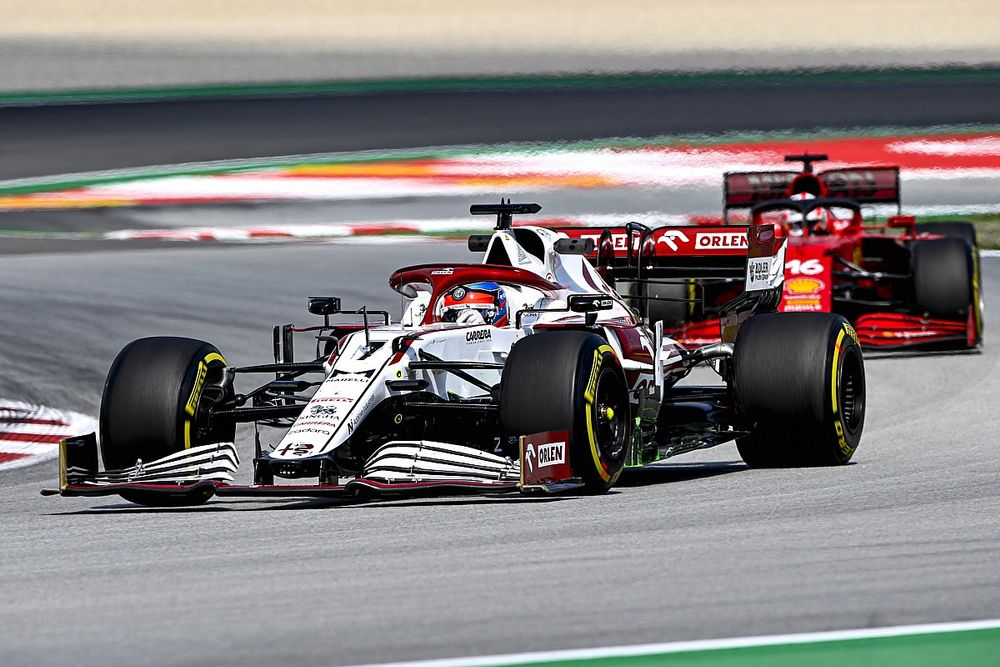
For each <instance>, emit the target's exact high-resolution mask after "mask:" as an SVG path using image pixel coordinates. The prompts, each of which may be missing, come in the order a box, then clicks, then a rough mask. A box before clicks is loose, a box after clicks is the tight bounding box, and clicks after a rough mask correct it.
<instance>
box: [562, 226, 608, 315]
mask: <svg viewBox="0 0 1000 667" xmlns="http://www.w3.org/2000/svg"><path fill="white" fill-rule="evenodd" d="M591 244H593V242H591ZM614 307H615V300H614V299H612V298H611V297H610V296H605V295H603V294H573V295H572V296H570V297H569V309H570V310H571V311H573V312H574V313H593V312H596V311H598V310H611V309H612V308H614Z"/></svg>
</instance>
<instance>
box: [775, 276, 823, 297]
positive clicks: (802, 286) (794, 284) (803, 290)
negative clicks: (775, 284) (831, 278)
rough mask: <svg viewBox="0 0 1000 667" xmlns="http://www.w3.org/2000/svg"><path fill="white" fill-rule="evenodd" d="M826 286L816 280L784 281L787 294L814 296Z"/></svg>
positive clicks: (797, 279) (798, 279)
mask: <svg viewBox="0 0 1000 667" xmlns="http://www.w3.org/2000/svg"><path fill="white" fill-rule="evenodd" d="M824 287H826V285H825V284H824V283H823V281H822V280H817V279H816V278H792V279H791V280H787V281H785V292H787V293H789V294H815V293H816V292H819V291H821V290H822V289H823V288H824Z"/></svg>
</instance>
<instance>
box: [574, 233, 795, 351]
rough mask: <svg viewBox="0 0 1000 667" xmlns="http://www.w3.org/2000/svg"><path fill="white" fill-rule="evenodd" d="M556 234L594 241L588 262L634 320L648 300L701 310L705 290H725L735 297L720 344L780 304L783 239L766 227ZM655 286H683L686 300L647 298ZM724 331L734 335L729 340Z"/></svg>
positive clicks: (727, 306) (724, 310)
mask: <svg viewBox="0 0 1000 667" xmlns="http://www.w3.org/2000/svg"><path fill="white" fill-rule="evenodd" d="M556 231H559V232H562V233H564V234H566V235H567V236H569V237H571V238H581V239H591V240H593V241H594V243H595V248H594V250H593V251H592V252H591V253H589V254H588V255H587V258H588V260H590V262H591V263H592V264H593V265H594V266H595V267H596V268H597V270H598V271H599V272H600V273H601V275H602V276H603V277H604V279H605V280H606V281H607V282H608V283H609V284H610V285H611V286H612V287H615V288H616V289H617V290H618V292H619V294H621V295H622V296H623V298H625V299H626V301H630V302H634V306H633V307H635V308H636V309H637V310H638V311H639V312H646V305H647V304H648V303H649V302H650V301H655V300H659V301H684V302H689V303H691V304H696V303H698V302H703V301H704V285H705V284H708V283H710V282H712V283H718V282H724V283H731V284H732V285H733V287H734V288H736V291H737V292H738V293H739V295H738V296H737V297H736V298H734V299H733V300H732V301H730V302H728V303H726V304H725V305H724V306H723V308H722V313H721V314H722V315H723V317H722V320H723V328H724V332H723V333H724V335H723V339H724V340H727V339H728V338H729V337H731V335H735V333H734V332H735V329H736V328H737V327H738V325H739V322H742V320H743V319H745V317H747V316H749V315H750V314H751V313H753V312H769V311H773V310H775V309H776V308H777V306H778V303H779V301H780V300H781V291H782V286H783V281H784V269H785V259H784V258H785V239H783V238H779V237H777V235H776V234H775V232H774V226H773V225H770V224H762V225H750V226H742V227H732V226H715V227H657V228H656V229H650V228H649V227H646V226H645V225H641V224H639V223H635V222H630V223H628V224H627V225H625V226H623V227H606V228H586V227H563V228H557V230H556ZM620 284H622V288H619V285H620ZM655 284H682V285H685V286H686V287H687V288H688V289H687V294H688V296H687V297H684V298H678V297H672V298H671V297H660V296H654V295H652V294H651V292H655V290H651V289H650V286H651V285H655ZM647 314H648V313H647ZM727 314H731V315H732V316H733V317H734V318H736V319H732V318H727V317H726V315H727ZM647 319H648V317H647ZM727 324H728V326H729V327H731V328H732V331H733V333H732V334H730V335H729V336H727V335H725V334H726V333H727V332H726V331H725V329H726V326H727Z"/></svg>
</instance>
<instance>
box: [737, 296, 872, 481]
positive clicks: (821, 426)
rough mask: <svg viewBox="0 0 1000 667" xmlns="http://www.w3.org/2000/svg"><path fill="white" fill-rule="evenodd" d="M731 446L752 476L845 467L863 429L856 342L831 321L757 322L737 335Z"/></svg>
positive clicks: (818, 316) (838, 321) (820, 317)
mask: <svg viewBox="0 0 1000 667" xmlns="http://www.w3.org/2000/svg"><path fill="white" fill-rule="evenodd" d="M733 390H734V393H735V398H736V409H737V412H738V414H739V415H740V416H741V417H743V418H744V419H745V420H747V422H748V423H749V424H750V429H751V432H750V435H748V436H747V437H744V438H741V439H739V440H737V443H736V444H737V447H738V449H739V452H740V456H742V457H743V460H744V461H745V462H746V463H747V465H749V466H751V467H756V468H766V467H790V466H811V465H839V464H844V463H847V462H848V461H850V459H851V457H852V456H853V455H854V452H855V451H856V450H857V447H858V444H859V442H860V441H861V432H862V430H863V428H864V421H865V367H864V360H863V358H862V355H861V346H860V345H859V344H858V341H857V334H855V332H854V329H853V328H852V327H851V325H850V324H849V323H848V322H847V320H845V319H844V318H843V317H841V316H839V315H833V314H830V313H771V314H765V315H757V316H754V317H752V318H750V319H749V320H747V321H746V322H745V323H744V324H743V325H742V327H741V328H740V332H739V335H738V337H737V339H736V346H735V351H734V356H733Z"/></svg>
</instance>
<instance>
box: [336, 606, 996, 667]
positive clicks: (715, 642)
mask: <svg viewBox="0 0 1000 667" xmlns="http://www.w3.org/2000/svg"><path fill="white" fill-rule="evenodd" d="M995 628H1000V619H997V618H994V619H988V620H982V621H965V622H959V623H929V624H924V625H899V626H891V627H885V628H862V629H856V630H833V631H829V632H806V633H800V634H791V635H764V636H759V637H734V638H731V639H706V640H698V641H687V642H669V643H664V644H638V645H634V646H608V647H602V648H590V649H574V650H568V651H540V652H535V653H511V654H507V655H491V656H481V657H468V658H447V659H444V660H416V661H412V662H390V663H378V665H377V667H493V666H496V665H523V664H528V663H536V662H556V661H564V660H565V661H568V660H595V659H600V658H627V657H636V656H647V655H660V654H667V653H685V652H690V651H717V650H720V649H734V648H751V647H755V646H780V645H787V644H814V643H818V642H836V641H850V640H854V639H876V638H880V637H904V636H909V635H925V634H941V633H946V632H968V631H971V630H990V629H995ZM355 667H363V666H361V665H358V666H355ZM366 667H374V666H373V665H369V666H366Z"/></svg>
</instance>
